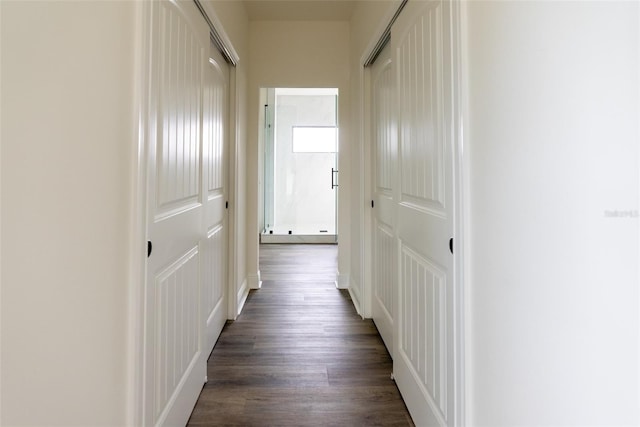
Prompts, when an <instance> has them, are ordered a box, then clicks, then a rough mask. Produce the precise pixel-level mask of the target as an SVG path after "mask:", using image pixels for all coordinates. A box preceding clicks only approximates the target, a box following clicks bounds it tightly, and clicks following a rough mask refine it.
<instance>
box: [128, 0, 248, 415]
mask: <svg viewBox="0 0 640 427" xmlns="http://www.w3.org/2000/svg"><path fill="white" fill-rule="evenodd" d="M167 1H170V2H175V1H176V0H167ZM196 4H197V5H198V7H199V8H200V6H202V8H201V12H202V13H203V14H206V17H205V20H206V21H207V23H208V24H209V26H210V27H212V26H213V28H215V32H216V33H217V36H218V38H219V42H221V43H222V44H223V46H224V47H225V50H226V52H225V53H226V54H227V55H229V56H230V57H231V59H232V61H233V62H234V63H233V64H229V99H228V103H229V116H228V123H227V126H228V127H229V132H228V134H227V137H226V138H227V145H228V148H229V150H228V151H229V153H228V156H227V158H226V161H227V165H226V166H227V172H226V173H227V177H228V180H227V193H226V194H227V198H228V199H229V212H228V231H227V232H228V237H227V239H228V247H229V254H228V259H227V271H228V274H227V289H226V291H227V295H228V300H227V301H228V307H227V319H231V320H235V319H236V317H237V315H238V307H239V306H240V304H239V301H238V300H237V297H236V295H237V294H238V289H236V288H238V286H237V285H236V281H237V277H238V275H239V272H238V254H237V253H236V252H237V247H238V246H237V245H236V242H237V238H238V233H239V227H238V224H239V221H238V213H237V209H235V206H236V201H237V200H238V186H237V182H238V175H239V173H240V172H241V170H240V166H239V162H238V145H239V141H238V138H239V137H238V135H239V132H238V130H239V129H238V126H239V121H238V118H239V116H240V110H239V102H238V100H239V99H240V93H239V90H240V88H239V87H238V85H237V84H236V81H237V79H236V72H237V70H236V66H235V65H236V64H237V63H238V61H239V57H238V54H237V53H236V50H235V49H234V47H233V44H232V43H231V41H230V39H229V37H228V35H227V33H226V32H225V30H224V28H223V26H222V23H221V21H220V20H219V19H218V17H217V15H216V13H215V11H214V10H213V9H212V7H211V6H209V4H208V3H205V4H203V5H200V4H199V2H196ZM151 5H152V3H151V2H136V6H135V7H136V18H135V19H136V22H135V26H136V28H137V31H136V32H135V39H134V45H135V52H136V55H135V58H136V59H135V72H134V75H133V84H132V96H133V106H134V107H133V112H134V114H135V117H132V122H133V123H134V124H135V123H137V126H135V125H134V126H132V128H133V129H134V132H135V134H134V135H132V139H133V140H134V141H136V143H135V144H132V147H131V150H132V151H133V154H132V156H131V158H132V159H133V164H131V165H130V175H129V177H130V179H131V181H132V183H133V185H132V189H131V193H130V195H129V200H130V202H131V211H130V212H131V213H130V216H129V221H128V228H129V230H130V233H129V236H130V238H129V242H128V246H129V253H130V263H129V266H128V277H129V282H128V298H127V307H126V312H127V316H128V318H127V339H126V346H127V351H126V360H125V366H126V378H127V380H126V384H127V387H126V392H125V393H126V394H125V402H126V403H125V406H126V411H125V419H126V425H130V426H138V425H142V421H143V415H144V407H145V400H146V398H147V397H146V396H145V394H144V372H145V370H146V369H145V357H144V323H145V284H146V281H147V271H146V263H147V242H146V240H147V226H148V224H147V218H148V215H147V194H148V182H147V173H148V156H147V151H148V141H147V129H148V128H149V124H148V117H149V111H150V106H149V104H150V102H149V100H150V97H151V96H152V95H153V94H151V92H150V87H149V86H150V85H149V73H148V72H147V71H148V70H149V67H150V65H151V57H150V52H151V42H152V40H151V34H152V33H151V31H152V6H151ZM213 28H212V29H213ZM223 56H225V55H224V54H223Z"/></svg>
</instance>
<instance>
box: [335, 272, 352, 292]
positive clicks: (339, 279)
mask: <svg viewBox="0 0 640 427" xmlns="http://www.w3.org/2000/svg"><path fill="white" fill-rule="evenodd" d="M349 282H350V278H349V275H348V274H340V273H338V274H337V275H336V288H338V289H349V285H350V283H349Z"/></svg>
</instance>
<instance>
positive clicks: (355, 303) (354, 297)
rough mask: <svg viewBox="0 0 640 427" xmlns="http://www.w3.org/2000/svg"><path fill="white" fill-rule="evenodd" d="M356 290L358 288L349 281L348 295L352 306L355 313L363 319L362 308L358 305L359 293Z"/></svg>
mask: <svg viewBox="0 0 640 427" xmlns="http://www.w3.org/2000/svg"><path fill="white" fill-rule="evenodd" d="M356 289H358V287H357V286H356V285H355V283H353V280H351V283H350V284H349V295H350V296H351V301H352V302H353V306H354V307H355V308H356V312H357V313H358V314H359V315H360V317H362V318H363V319H364V316H363V314H362V306H361V305H360V293H359V292H357V291H356Z"/></svg>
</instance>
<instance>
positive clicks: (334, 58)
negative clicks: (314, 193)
mask: <svg viewBox="0 0 640 427" xmlns="http://www.w3.org/2000/svg"><path fill="white" fill-rule="evenodd" d="M249 39H250V42H249V50H250V55H249V56H250V63H251V69H250V73H249V94H248V95H249V98H248V100H249V101H248V106H249V121H248V126H249V129H248V132H249V139H248V147H247V148H248V152H247V183H248V188H247V212H248V216H247V270H248V274H249V276H251V275H257V273H258V253H257V249H258V237H259V231H260V230H259V227H258V224H259V220H258V218H259V216H260V210H259V206H258V185H257V184H258V179H259V177H261V175H260V170H261V169H260V164H259V160H260V159H259V153H260V148H259V147H258V117H259V110H260V108H261V106H260V104H259V91H260V88H261V87H327V88H338V89H339V98H338V99H339V100H338V103H339V105H338V109H339V125H340V153H339V164H338V169H339V170H340V192H339V200H338V224H339V225H338V226H339V231H338V233H339V237H338V240H339V244H338V246H339V257H338V270H339V272H340V277H341V278H343V280H345V281H346V278H348V274H349V267H350V259H349V257H350V253H349V250H350V247H351V243H350V242H351V234H350V222H349V219H350V217H349V212H350V209H351V207H350V206H351V199H350V197H351V196H350V185H351V184H350V179H351V172H350V170H349V169H350V168H349V164H350V159H351V157H350V156H351V139H350V136H349V131H350V125H349V123H350V119H349V116H350V114H349V113H350V111H349V99H350V95H349V93H350V88H349V65H348V64H349V58H350V56H349V55H350V54H349V23H348V22H346V21H345V22H326V21H317V22H300V21H288V22H275V21H252V22H251V23H250V37H249ZM260 179H261V178H260ZM345 285H346V283H345Z"/></svg>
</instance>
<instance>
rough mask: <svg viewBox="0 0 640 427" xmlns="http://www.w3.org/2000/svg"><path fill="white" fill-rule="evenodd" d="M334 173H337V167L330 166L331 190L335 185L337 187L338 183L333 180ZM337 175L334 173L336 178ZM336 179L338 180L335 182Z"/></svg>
mask: <svg viewBox="0 0 640 427" xmlns="http://www.w3.org/2000/svg"><path fill="white" fill-rule="evenodd" d="M334 173H335V174H337V173H338V170H337V169H333V168H331V189H332V190H333V189H334V188H335V187H337V186H338V184H334V181H333V174H334ZM337 177H338V176H337V175H336V178H337ZM337 181H338V180H337V179H336V182H337Z"/></svg>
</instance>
